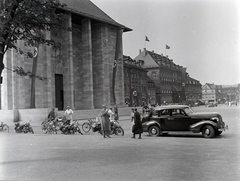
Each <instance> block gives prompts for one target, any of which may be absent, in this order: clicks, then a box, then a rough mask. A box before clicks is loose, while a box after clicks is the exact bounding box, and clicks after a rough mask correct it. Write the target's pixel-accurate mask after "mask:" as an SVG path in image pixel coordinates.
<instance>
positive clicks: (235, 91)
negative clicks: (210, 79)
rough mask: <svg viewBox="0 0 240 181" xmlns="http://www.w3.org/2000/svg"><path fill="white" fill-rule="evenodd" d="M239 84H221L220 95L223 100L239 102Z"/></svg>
mask: <svg viewBox="0 0 240 181" xmlns="http://www.w3.org/2000/svg"><path fill="white" fill-rule="evenodd" d="M239 92H240V84H236V85H222V95H223V99H224V100H225V101H228V102H229V101H230V102H232V101H234V102H239Z"/></svg>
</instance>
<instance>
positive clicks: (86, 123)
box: [82, 122, 91, 133]
mask: <svg viewBox="0 0 240 181" xmlns="http://www.w3.org/2000/svg"><path fill="white" fill-rule="evenodd" d="M82 130H83V131H84V132H85V133H88V132H89V131H90V130H91V125H90V124H89V123H88V122H85V123H83V125H82Z"/></svg>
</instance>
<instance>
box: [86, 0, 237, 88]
mask: <svg viewBox="0 0 240 181" xmlns="http://www.w3.org/2000/svg"><path fill="white" fill-rule="evenodd" d="M91 1H92V2H93V3H94V4H95V5H97V6H98V7H99V8H100V9H101V10H103V11H104V12H105V13H106V14H107V15H109V16H110V17H111V18H112V19H114V20H115V21H116V22H118V23H120V24H122V25H124V26H127V27H129V28H131V29H133V31H130V32H125V33H124V34H123V54H124V55H127V56H130V57H131V58H133V59H134V58H135V57H136V56H137V55H138V54H139V50H140V49H141V50H143V48H146V49H147V50H149V51H152V50H153V51H154V52H155V53H158V54H163V55H168V57H169V58H170V59H173V62H174V63H175V64H177V65H181V66H183V67H186V68H187V72H188V73H189V75H190V77H192V78H194V79H196V80H199V81H200V83H201V84H202V85H204V84H205V83H214V84H215V85H233V84H238V83H240V44H239V43H240V1H238V0H91ZM145 36H147V37H148V39H149V40H150V41H149V42H147V41H145ZM166 45H168V46H169V47H170V49H166Z"/></svg>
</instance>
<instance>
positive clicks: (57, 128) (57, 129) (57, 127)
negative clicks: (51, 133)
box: [55, 122, 61, 131]
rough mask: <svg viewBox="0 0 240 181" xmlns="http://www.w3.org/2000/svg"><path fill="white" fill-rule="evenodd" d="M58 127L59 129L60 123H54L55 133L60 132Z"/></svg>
mask: <svg viewBox="0 0 240 181" xmlns="http://www.w3.org/2000/svg"><path fill="white" fill-rule="evenodd" d="M60 127H61V125H60V123H58V122H56V123H55V129H56V131H59V130H60Z"/></svg>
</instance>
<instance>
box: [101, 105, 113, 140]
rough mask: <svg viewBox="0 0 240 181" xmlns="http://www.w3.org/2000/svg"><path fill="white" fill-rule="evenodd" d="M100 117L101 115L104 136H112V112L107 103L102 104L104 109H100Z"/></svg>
mask: <svg viewBox="0 0 240 181" xmlns="http://www.w3.org/2000/svg"><path fill="white" fill-rule="evenodd" d="M100 117H101V127H102V132H103V137H104V138H106V137H108V138H110V136H109V135H110V130H111V128H110V114H109V109H107V107H106V105H102V110H101V111H100Z"/></svg>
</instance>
